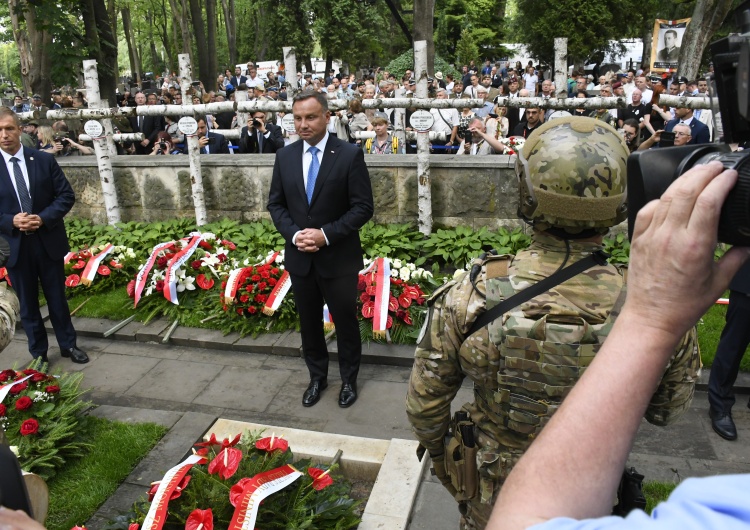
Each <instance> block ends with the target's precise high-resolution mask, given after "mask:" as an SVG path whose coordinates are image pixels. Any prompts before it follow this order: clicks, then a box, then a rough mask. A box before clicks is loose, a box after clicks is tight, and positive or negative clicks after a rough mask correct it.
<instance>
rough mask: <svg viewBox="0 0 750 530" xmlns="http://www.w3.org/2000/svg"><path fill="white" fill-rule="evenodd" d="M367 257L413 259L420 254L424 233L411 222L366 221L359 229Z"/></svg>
mask: <svg viewBox="0 0 750 530" xmlns="http://www.w3.org/2000/svg"><path fill="white" fill-rule="evenodd" d="M359 238H360V240H361V241H362V250H363V251H364V254H365V257H367V258H378V257H389V258H391V259H400V260H404V261H414V260H415V259H416V258H417V257H418V256H419V254H420V251H421V245H422V242H423V241H424V239H425V238H424V235H422V233H421V232H419V230H417V228H416V227H415V226H414V225H413V224H409V223H407V224H387V225H376V224H375V223H373V222H372V221H368V222H367V223H366V224H365V225H364V226H363V227H362V228H361V229H360V231H359Z"/></svg>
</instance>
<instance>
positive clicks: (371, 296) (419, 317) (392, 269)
mask: <svg viewBox="0 0 750 530" xmlns="http://www.w3.org/2000/svg"><path fill="white" fill-rule="evenodd" d="M379 260H380V262H379V263H378V259H376V260H366V262H365V264H366V267H365V269H364V271H362V273H360V275H359V281H358V284H357V289H358V291H359V301H358V305H359V314H360V315H361V319H360V334H361V336H362V337H363V339H370V338H371V339H373V340H376V341H380V340H382V339H383V338H384V337H383V336H382V335H383V334H382V333H379V332H378V329H377V328H378V326H380V327H381V328H382V327H383V323H377V322H376V320H378V312H379V311H378V303H380V304H381V305H382V307H383V309H384V308H385V306H386V304H387V314H386V316H385V322H384V327H385V329H386V330H388V331H389V333H390V335H391V339H392V340H393V341H394V342H406V341H407V339H408V338H411V339H414V338H416V336H417V334H418V331H419V328H420V327H421V325H422V321H423V319H424V315H425V311H426V305H425V301H426V293H427V292H429V291H431V290H432V288H433V287H434V286H435V281H434V279H433V276H432V273H431V272H429V271H427V270H425V269H421V268H419V267H416V266H415V265H414V264H413V263H408V264H406V263H403V262H402V261H401V260H399V259H395V260H393V261H389V262H388V263H386V262H385V261H386V259H383V258H379ZM383 267H387V269H386V270H387V271H388V278H385V277H384V271H383V272H381V273H380V274H379V273H378V270H380V269H382V268H383ZM383 313H384V311H381V315H382V314H383Z"/></svg>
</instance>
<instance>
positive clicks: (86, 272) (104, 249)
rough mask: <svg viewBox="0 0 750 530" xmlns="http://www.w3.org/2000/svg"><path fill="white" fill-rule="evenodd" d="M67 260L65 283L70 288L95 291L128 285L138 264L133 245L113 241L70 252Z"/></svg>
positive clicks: (66, 257) (65, 260)
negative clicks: (115, 243) (126, 245)
mask: <svg viewBox="0 0 750 530" xmlns="http://www.w3.org/2000/svg"><path fill="white" fill-rule="evenodd" d="M64 263H65V276H66V278H65V286H66V287H67V288H69V289H75V288H77V287H79V288H83V287H88V288H89V289H91V290H92V291H94V290H96V291H99V290H107V289H111V288H113V287H120V286H123V285H125V284H126V283H127V282H128V279H130V278H131V277H132V276H133V274H135V272H136V270H137V266H138V261H137V257H136V254H135V251H134V250H133V249H132V248H130V247H125V246H122V245H111V244H105V245H94V246H92V247H87V248H83V249H80V250H78V251H77V252H69V253H68V254H67V255H66V256H65V259H64Z"/></svg>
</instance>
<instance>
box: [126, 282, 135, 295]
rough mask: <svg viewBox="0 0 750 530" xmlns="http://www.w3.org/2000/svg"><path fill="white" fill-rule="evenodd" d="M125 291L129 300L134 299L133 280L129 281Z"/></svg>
mask: <svg viewBox="0 0 750 530" xmlns="http://www.w3.org/2000/svg"><path fill="white" fill-rule="evenodd" d="M125 289H126V290H127V291H128V296H129V297H130V298H135V280H130V281H129V282H128V285H127V287H125Z"/></svg>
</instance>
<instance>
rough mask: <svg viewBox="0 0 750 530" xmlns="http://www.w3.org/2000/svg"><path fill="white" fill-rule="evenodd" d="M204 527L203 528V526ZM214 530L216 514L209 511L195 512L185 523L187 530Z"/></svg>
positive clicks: (191, 513)
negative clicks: (199, 529)
mask: <svg viewBox="0 0 750 530" xmlns="http://www.w3.org/2000/svg"><path fill="white" fill-rule="evenodd" d="M201 525H203V526H201ZM198 528H201V530H213V528H214V514H213V513H212V512H211V508H209V509H208V510H193V511H192V512H190V515H188V518H187V520H186V521H185V530H198Z"/></svg>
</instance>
